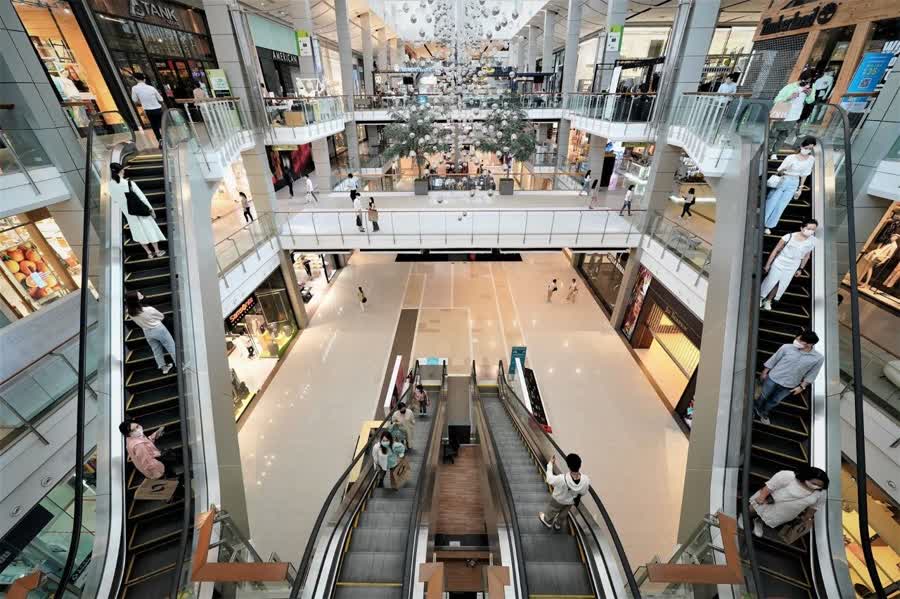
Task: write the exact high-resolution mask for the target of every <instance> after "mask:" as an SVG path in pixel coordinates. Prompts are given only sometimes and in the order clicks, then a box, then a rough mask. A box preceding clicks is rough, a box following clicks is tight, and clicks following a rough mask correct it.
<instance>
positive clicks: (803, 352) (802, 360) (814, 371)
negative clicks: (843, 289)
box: [753, 331, 825, 425]
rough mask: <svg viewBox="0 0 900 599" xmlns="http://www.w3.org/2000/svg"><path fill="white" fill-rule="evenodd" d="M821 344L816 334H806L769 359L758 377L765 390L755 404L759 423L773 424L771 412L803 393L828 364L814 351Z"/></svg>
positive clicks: (806, 332)
mask: <svg viewBox="0 0 900 599" xmlns="http://www.w3.org/2000/svg"><path fill="white" fill-rule="evenodd" d="M818 342H819V336H818V335H816V334H815V332H813V331H803V332H802V333H800V334H799V335H797V337H796V338H795V339H794V341H793V342H791V343H786V344H784V345H782V346H781V347H779V348H778V351H776V352H775V353H774V354H773V355H772V356H771V357H770V358H769V359H768V360H766V362H765V364H764V366H765V368H763V371H762V373H761V374H760V375H759V378H760V380H761V381H762V389H761V390H760V393H759V397H757V398H756V401H754V402H753V412H754V414H755V415H756V416H757V417H758V418H759V421H760V422H762V423H763V424H765V425H769V424H771V422H770V420H769V414H770V413H771V412H772V410H774V409H775V407H776V406H778V404H780V403H781V402H782V401H784V399H785V398H786V397H787V396H788V395H800V394H801V393H803V391H805V390H806V388H807V387H809V386H810V385H811V384H812V382H813V381H814V380H815V379H816V376H818V374H819V370H821V369H822V364H823V363H824V362H825V356H823V355H822V354H820V353H819V352H817V351H816V350H815V349H813V348H814V347H815V345H816V343H818Z"/></svg>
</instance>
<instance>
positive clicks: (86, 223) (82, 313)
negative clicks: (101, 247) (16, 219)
mask: <svg viewBox="0 0 900 599" xmlns="http://www.w3.org/2000/svg"><path fill="white" fill-rule="evenodd" d="M110 112H114V113H116V114H119V113H118V111H104V112H98V113H97V114H95V115H93V116H92V117H91V126H90V131H89V132H88V138H87V145H86V147H85V164H84V200H83V216H82V221H81V226H82V235H83V238H82V252H81V289H82V293H81V297H80V298H79V314H78V327H79V328H78V395H77V398H76V403H75V406H76V407H75V482H74V484H73V485H72V487H73V490H74V492H75V496H74V498H73V501H74V502H75V510H74V513H73V514H72V534H71V536H70V538H69V551H68V554H67V555H66V563H65V565H64V566H63V571H62V573H61V574H60V576H59V580H60V584H59V586H58V587H57V589H56V591H55V592H54V594H53V597H54V599H63V597H64V596H65V593H66V586H67V585H68V580H69V578H70V577H71V576H72V570H73V569H74V567H75V558H76V556H77V553H78V545H79V542H80V540H81V528H82V522H83V519H84V419H85V414H86V405H85V396H86V391H87V372H86V369H87V333H88V327H87V321H88V310H89V301H90V300H89V299H88V298H90V297H91V294H90V293H86V290H87V289H89V288H90V277H89V274H90V249H89V248H90V244H89V243H88V241H89V239H90V231H91V208H92V206H91V189H92V184H93V181H94V178H93V177H92V176H91V171H92V169H93V146H94V137H95V136H96V133H95V128H94V124H95V121H97V119H99V118H100V117H102V115H104V114H109V113H110ZM119 116H121V114H120V115H119ZM129 131H130V133H131V141H132V143H134V139H135V138H134V131H133V130H131V129H129Z"/></svg>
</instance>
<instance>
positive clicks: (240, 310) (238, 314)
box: [228, 295, 256, 326]
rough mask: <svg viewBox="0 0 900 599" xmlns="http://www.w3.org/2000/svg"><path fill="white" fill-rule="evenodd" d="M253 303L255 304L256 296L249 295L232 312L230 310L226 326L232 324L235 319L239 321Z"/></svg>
mask: <svg viewBox="0 0 900 599" xmlns="http://www.w3.org/2000/svg"><path fill="white" fill-rule="evenodd" d="M255 305H256V296H255V295H251V296H250V297H248V298H247V299H245V300H244V301H243V302H241V305H240V306H238V307H237V308H236V309H235V310H234V312H232V313H231V314H230V315H229V316H228V326H234V324H235V323H236V322H237V321H239V320H240V319H242V318H243V317H244V315H245V314H247V312H249V311H250V309H251V308H252V307H253V306H255Z"/></svg>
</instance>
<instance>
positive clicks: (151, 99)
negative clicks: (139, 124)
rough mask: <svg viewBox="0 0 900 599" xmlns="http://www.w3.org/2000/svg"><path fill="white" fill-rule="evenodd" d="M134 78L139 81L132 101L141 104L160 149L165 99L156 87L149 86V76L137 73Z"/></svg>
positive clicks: (134, 89)
mask: <svg viewBox="0 0 900 599" xmlns="http://www.w3.org/2000/svg"><path fill="white" fill-rule="evenodd" d="M134 78H135V79H137V83H135V84H134V85H133V86H132V87H131V101H132V102H134V103H135V104H140V106H141V107H142V108H143V109H144V114H146V115H147V120H149V121H150V128H151V129H153V133H154V135H156V141H157V142H158V143H159V147H162V117H163V110H162V109H163V107H162V102H163V97H162V95H161V94H160V93H159V91H157V89H156V88H155V87H152V86H150V85H147V76H146V75H144V74H143V73H135V74H134Z"/></svg>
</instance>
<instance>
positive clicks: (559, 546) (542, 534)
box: [478, 385, 596, 599]
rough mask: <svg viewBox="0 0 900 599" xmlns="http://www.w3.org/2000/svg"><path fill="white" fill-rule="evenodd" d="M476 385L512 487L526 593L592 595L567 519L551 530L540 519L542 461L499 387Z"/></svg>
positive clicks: (562, 597)
mask: <svg viewBox="0 0 900 599" xmlns="http://www.w3.org/2000/svg"><path fill="white" fill-rule="evenodd" d="M478 390H479V394H480V396H481V401H482V403H483V405H484V412H485V416H486V418H487V421H488V426H489V427H490V429H491V436H492V437H493V438H494V441H495V443H496V445H497V449H498V451H499V454H500V455H499V458H500V465H501V466H502V468H503V471H504V473H505V474H506V478H507V480H508V481H509V485H510V488H511V491H512V502H513V504H514V508H515V512H516V520H517V522H518V526H519V533H520V535H521V538H520V539H519V542H520V547H521V550H522V555H523V557H524V560H525V576H526V578H527V584H528V593H529V596H530V597H532V598H536V597H556V598H559V599H568V598H576V597H577V598H588V597H591V598H593V597H596V594H595V593H594V589H593V585H592V584H591V581H590V579H589V577H588V570H587V564H586V563H585V561H584V556H583V555H582V551H581V547H580V545H579V542H578V540H577V539H576V537H575V533H574V530H573V529H572V525H571V523H570V522H568V521H567V522H566V523H565V524H564V525H563V529H562V530H561V531H554V530H550V529H548V528H547V527H546V526H544V525H543V524H542V523H541V521H540V520H539V519H538V513H539V512H542V511H545V510H546V508H547V504H548V502H549V499H550V491H549V487H548V486H547V483H546V482H545V477H544V470H545V468H546V464H539V463H537V461H535V458H534V456H533V454H532V452H531V451H530V450H529V449H528V447H527V446H526V444H525V441H524V440H523V439H522V437H521V435H520V434H519V432H518V430H517V429H516V427H515V425H514V424H513V421H512V418H511V416H510V415H509V413H508V412H507V409H506V407H505V406H504V405H503V402H502V400H501V399H500V398H499V396H498V394H497V387H496V386H488V385H485V386H481V385H479V387H478Z"/></svg>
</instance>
